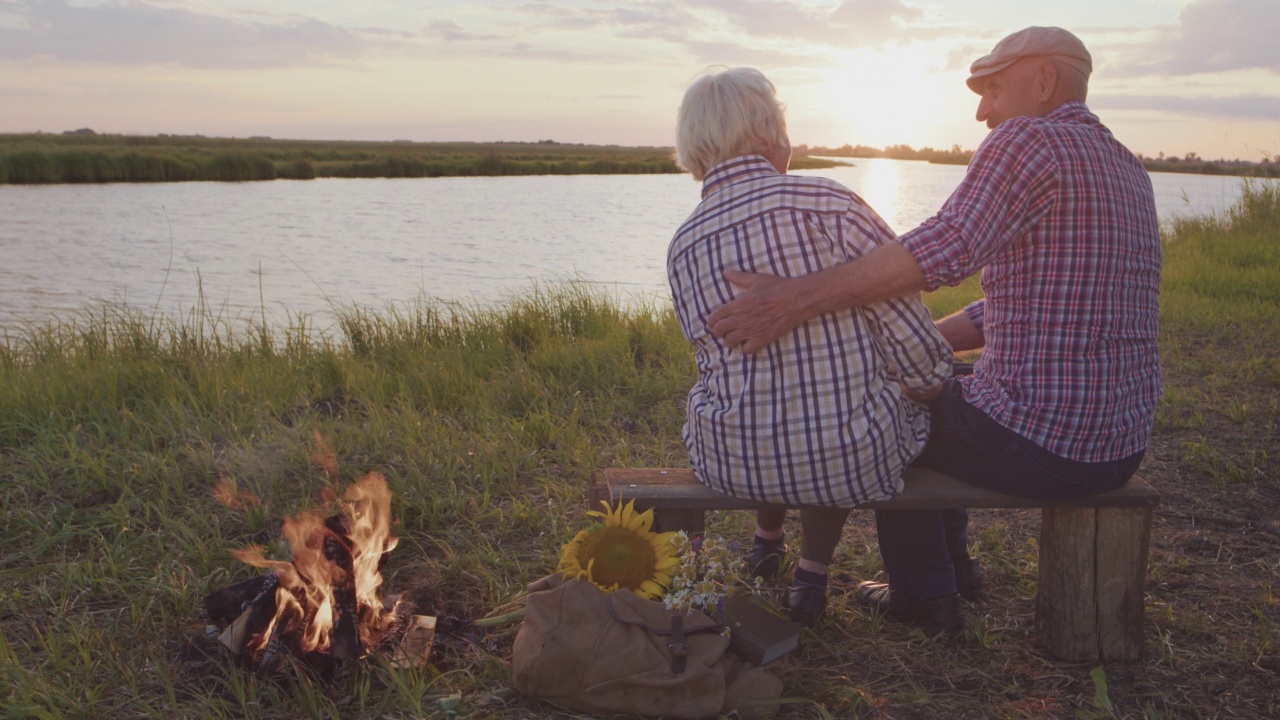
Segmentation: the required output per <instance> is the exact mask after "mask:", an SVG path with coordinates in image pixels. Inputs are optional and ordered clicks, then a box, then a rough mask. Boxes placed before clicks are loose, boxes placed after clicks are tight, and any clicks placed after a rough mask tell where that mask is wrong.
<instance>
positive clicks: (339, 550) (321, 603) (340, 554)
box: [204, 474, 435, 670]
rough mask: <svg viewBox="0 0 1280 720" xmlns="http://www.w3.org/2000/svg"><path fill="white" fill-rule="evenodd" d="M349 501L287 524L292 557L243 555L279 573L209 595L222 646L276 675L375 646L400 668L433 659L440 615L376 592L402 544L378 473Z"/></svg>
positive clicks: (258, 551) (251, 551) (352, 656)
mask: <svg viewBox="0 0 1280 720" xmlns="http://www.w3.org/2000/svg"><path fill="white" fill-rule="evenodd" d="M343 504H344V506H345V510H346V512H345V513H343V514H336V515H330V516H327V517H322V516H321V515H320V514H318V513H303V514H301V515H298V516H295V517H292V518H289V519H287V520H285V522H284V526H283V531H284V535H285V537H286V538H287V539H288V541H289V544H290V546H291V548H292V549H293V559H292V560H291V561H280V560H270V559H267V558H266V557H265V556H264V555H263V549H262V548H261V547H251V548H247V549H245V550H241V551H237V552H236V553H235V554H236V556H237V557H239V558H240V559H241V560H243V561H244V562H246V563H248V564H250V565H253V566H255V567H260V568H264V569H267V570H270V571H271V572H270V573H268V574H266V575H262V576H259V577H256V578H251V579H249V580H245V581H242V582H239V583H236V584H234V585H231V586H228V587H225V588H223V589H221V590H218V591H216V592H214V593H211V594H210V595H208V596H207V597H205V599H204V608H205V613H206V614H207V615H208V616H209V619H210V620H211V621H212V622H213V623H214V626H215V628H216V629H218V630H220V635H219V640H220V641H221V642H222V644H223V645H224V646H226V647H227V648H228V649H229V650H231V652H232V653H233V654H235V655H236V656H237V657H239V658H241V659H243V660H244V661H245V662H247V663H248V664H249V665H250V666H252V667H255V668H258V669H262V670H270V669H272V668H273V667H275V666H276V665H277V664H278V663H279V661H280V660H281V659H282V658H283V657H285V656H293V657H297V658H300V659H302V660H304V661H305V662H306V663H307V664H308V665H309V666H311V667H313V668H316V669H322V668H327V667H329V666H331V665H332V664H334V663H338V664H342V663H347V662H350V661H354V660H358V659H360V658H362V657H364V656H365V655H366V654H367V652H368V651H370V650H374V651H377V652H380V653H383V654H386V655H387V656H389V657H390V658H391V662H392V663H393V664H395V665H397V666H407V665H416V666H420V665H423V664H425V663H426V660H427V657H428V656H429V654H430V651H431V641H432V639H433V636H434V628H435V618H432V617H426V616H419V615H413V614H412V612H411V610H410V609H409V608H408V607H407V606H406V605H405V604H404V603H401V602H400V599H399V598H396V600H395V601H394V602H392V603H391V604H390V606H387V605H386V604H384V602H383V600H382V598H381V597H380V596H379V594H378V588H379V587H380V586H381V584H382V575H381V572H380V566H381V562H382V559H383V556H384V555H385V554H386V553H388V552H390V551H391V550H392V549H393V548H394V547H395V546H396V543H397V539H396V537H395V536H393V535H392V534H391V532H390V526H391V521H390V518H391V513H390V506H391V494H390V492H389V491H388V490H387V486H386V480H384V479H383V478H382V476H381V475H377V474H371V475H369V476H367V477H365V478H363V479H361V480H359V481H357V482H356V483H355V484H354V485H352V486H351V487H350V488H348V490H347V492H346V494H345V495H344V503H343Z"/></svg>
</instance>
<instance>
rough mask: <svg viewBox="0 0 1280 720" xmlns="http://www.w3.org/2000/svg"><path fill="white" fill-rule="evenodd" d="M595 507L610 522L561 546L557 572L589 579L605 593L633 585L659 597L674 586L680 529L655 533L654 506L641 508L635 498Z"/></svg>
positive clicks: (594, 512)
mask: <svg viewBox="0 0 1280 720" xmlns="http://www.w3.org/2000/svg"><path fill="white" fill-rule="evenodd" d="M602 503H603V505H604V508H605V511H604V512H600V511H598V510H592V511H590V512H588V513H587V514H588V515H592V516H595V517H599V518H604V524H603V525H598V526H596V527H595V528H593V529H591V530H580V531H578V534H577V535H575V536H574V538H573V540H570V541H569V543H568V544H567V545H565V546H564V547H563V548H561V550H560V565H559V566H558V567H557V568H556V571H557V572H559V573H560V574H562V575H564V576H565V577H567V578H569V579H571V580H578V579H586V580H587V581H588V582H590V583H592V584H593V585H595V586H596V587H598V588H600V589H601V590H604V591H605V592H613V591H614V590H617V589H618V588H628V589H630V590H631V591H632V592H634V593H635V594H637V595H639V596H640V597H643V598H646V599H649V600H657V599H659V598H661V597H662V594H663V593H664V592H666V588H667V586H668V585H670V584H671V574H670V573H671V569H672V568H673V567H675V565H676V563H677V562H679V558H677V557H676V548H675V545H673V544H672V542H671V539H672V538H673V537H675V533H673V532H666V533H655V532H653V531H651V530H650V529H649V528H651V527H653V510H652V509H649V510H645V511H644V512H640V513H638V512H636V511H635V501H634V500H632V501H631V502H629V503H627V504H626V505H623V504H622V503H618V506H617V507H610V505H609V503H608V502H607V501H602Z"/></svg>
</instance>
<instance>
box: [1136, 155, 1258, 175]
mask: <svg viewBox="0 0 1280 720" xmlns="http://www.w3.org/2000/svg"><path fill="white" fill-rule="evenodd" d="M1138 158H1139V159H1141V160H1142V164H1143V165H1144V166H1145V167H1146V168H1147V170H1150V171H1151V172H1174V173H1194V174H1196V175H1241V176H1247V177H1267V178H1277V177H1280V162H1277V161H1276V160H1275V159H1274V158H1272V157H1270V156H1264V157H1263V158H1262V160H1261V161H1259V162H1249V161H1248V160H1221V159H1219V160H1205V159H1203V158H1201V157H1200V156H1199V155H1198V154H1196V153H1194V152H1189V153H1187V154H1186V155H1184V156H1182V157H1176V156H1172V157H1166V156H1165V154H1164V153H1163V152H1162V153H1160V154H1159V155H1157V156H1156V157H1154V158H1150V157H1144V156H1142V155H1138Z"/></svg>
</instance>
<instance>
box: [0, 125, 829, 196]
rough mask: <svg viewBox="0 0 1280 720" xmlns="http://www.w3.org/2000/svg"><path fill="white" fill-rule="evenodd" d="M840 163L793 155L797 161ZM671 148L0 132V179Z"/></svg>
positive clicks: (427, 172)
mask: <svg viewBox="0 0 1280 720" xmlns="http://www.w3.org/2000/svg"><path fill="white" fill-rule="evenodd" d="M842 164H846V163H841V162H839V161H832V160H824V159H817V158H809V157H796V158H795V159H794V160H793V167H795V168H796V169H818V168H826V167H836V166H838V165H842ZM680 172H683V170H681V169H680V168H679V167H678V166H677V165H676V163H675V160H674V158H673V156H672V150H671V148H662V147H620V146H614V145H607V146H606V145H569V144H562V143H557V142H551V141H543V142H537V143H461V142H459V143H417V142H410V141H407V140H405V141H396V142H355V141H311V140H276V139H272V138H247V139H237V138H209V137H203V136H198V135H196V136H192V135H156V136H131V135H97V134H62V135H53V134H48V133H40V134H27V135H0V184H11V185H35V184H50V183H111V182H182V181H194V180H203V181H224V182H241V181H253V180H277V179H284V180H311V179H314V178H317V177H344V178H374V177H382V178H401V177H413V178H421V177H471V176H486V177H491V176H506V175H619V174H627V175H634V174H645V173H680Z"/></svg>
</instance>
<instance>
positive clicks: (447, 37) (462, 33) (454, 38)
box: [423, 20, 500, 42]
mask: <svg viewBox="0 0 1280 720" xmlns="http://www.w3.org/2000/svg"><path fill="white" fill-rule="evenodd" d="M423 35H424V36H426V37H428V38H432V39H436V40H444V41H446V42H475V41H480V40H496V39H499V37H500V36H498V35H485V34H480V33H473V32H469V31H468V30H467V29H466V28H464V27H462V26H461V25H459V24H458V23H457V22H456V21H454V20H436V21H434V22H432V23H431V24H429V25H427V29H426V31H425V32H424V33H423Z"/></svg>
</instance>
